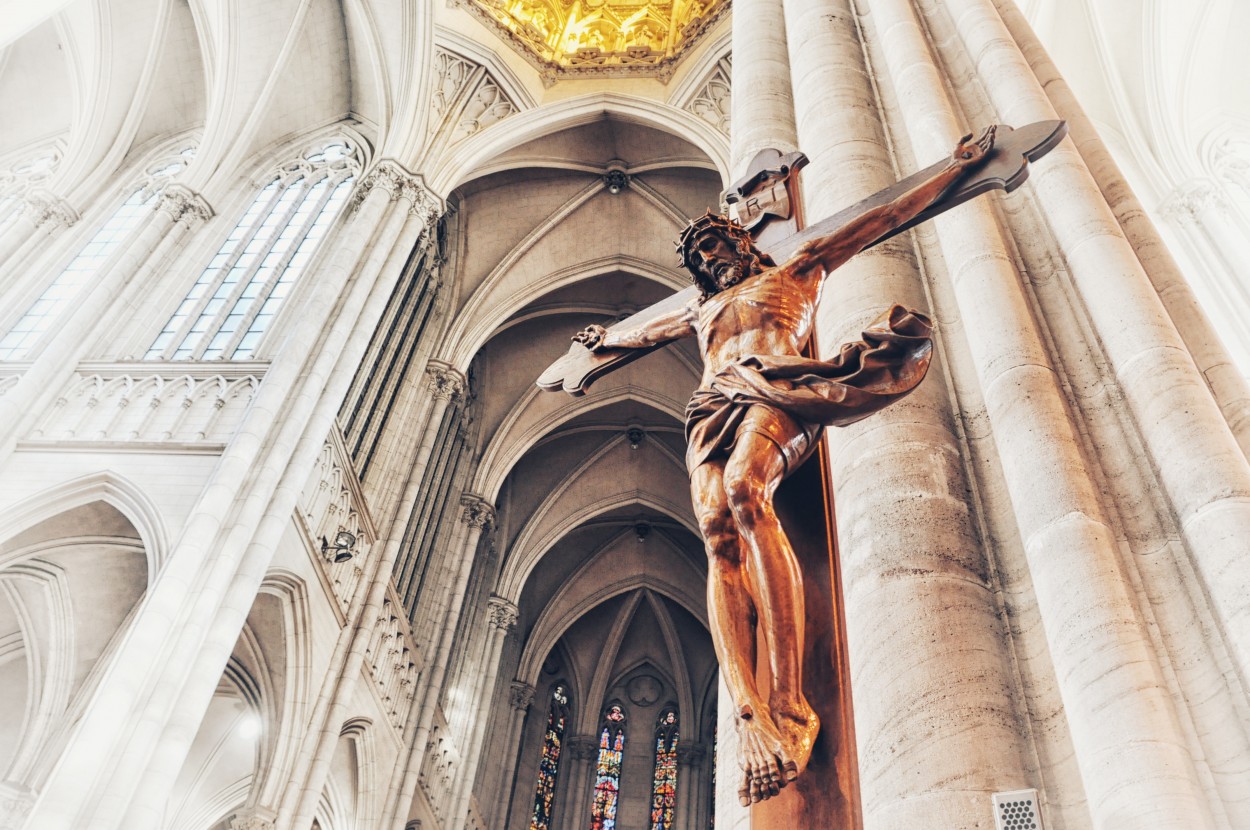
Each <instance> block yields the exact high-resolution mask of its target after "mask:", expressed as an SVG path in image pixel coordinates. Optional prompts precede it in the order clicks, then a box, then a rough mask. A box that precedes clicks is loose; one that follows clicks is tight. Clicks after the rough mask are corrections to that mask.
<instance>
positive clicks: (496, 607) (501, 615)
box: [486, 596, 520, 632]
mask: <svg viewBox="0 0 1250 830" xmlns="http://www.w3.org/2000/svg"><path fill="white" fill-rule="evenodd" d="M486 610H487V613H488V614H489V616H490V625H491V628H495V629H498V630H500V631H504V632H507V631H511V630H512V629H514V628H516V624H517V619H518V618H519V616H520V611H519V609H518V608H517V607H516V605H514V604H513V603H512V602H510V601H508V600H506V599H504V598H503V597H494V596H493V597H491V598H490V599H489V600H488V601H487V603H486Z"/></svg>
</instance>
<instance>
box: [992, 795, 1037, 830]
mask: <svg viewBox="0 0 1250 830" xmlns="http://www.w3.org/2000/svg"><path fill="white" fill-rule="evenodd" d="M994 827H995V828H996V829H997V830H1045V828H1044V827H1043V826H1042V811H1041V810H1039V809H1038V806H1037V790H1013V791H1012V792H1009V793H994Z"/></svg>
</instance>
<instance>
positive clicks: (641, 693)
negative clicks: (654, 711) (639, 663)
mask: <svg viewBox="0 0 1250 830" xmlns="http://www.w3.org/2000/svg"><path fill="white" fill-rule="evenodd" d="M663 691H664V686H663V684H661V683H660V681H658V680H656V679H655V678H654V677H652V676H651V675H649V674H640V675H638V676H637V677H635V678H633V679H632V680H630V681H629V683H627V684H626V685H625V694H626V695H628V696H629V699H630V701H631V702H632V703H633V704H634V705H635V706H643V707H646V706H654V705H655V703H656V701H658V700H659V699H660V693H661V692H663Z"/></svg>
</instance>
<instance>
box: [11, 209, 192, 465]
mask: <svg viewBox="0 0 1250 830" xmlns="http://www.w3.org/2000/svg"><path fill="white" fill-rule="evenodd" d="M212 215H213V214H212V209H211V208H210V207H209V206H208V203H207V202H206V201H204V199H203V198H202V197H201V196H199V195H198V194H195V193H192V192H191V191H190V190H187V189H186V188H185V187H182V186H181V185H177V184H171V185H169V186H167V187H166V188H165V190H164V191H162V192H161V195H160V198H159V200H158V201H157V204H156V208H155V209H154V210H153V211H152V213H151V214H150V215H149V216H148V218H147V220H146V224H145V225H144V227H143V229H142V230H141V231H139V234H138V235H137V236H136V237H135V238H134V239H133V240H131V242H130V244H129V245H127V246H126V248H125V249H124V251H123V252H122V253H121V254H120V255H119V256H118V258H117V259H115V260H113V261H112V262H111V263H110V264H109V265H108V266H107V268H106V269H105V270H104V272H102V273H100V274H99V275H97V276H96V278H95V279H94V280H93V281H92V284H91V285H90V286H88V287H87V288H86V290H85V291H84V292H83V296H80V297H79V298H78V299H77V300H76V301H75V302H74V303H73V305H72V306H71V307H70V309H68V310H67V311H66V312H65V313H64V315H63V319H61V320H59V321H58V322H57V325H56V330H55V333H54V334H53V335H51V339H50V341H49V342H48V343H47V344H46V345H45V346H44V347H43V348H42V349H41V350H40V351H39V352H38V354H37V356H36V357H35V359H34V361H33V362H32V363H31V365H30V367H29V368H27V370H26V371H25V372H24V373H23V374H22V378H21V380H19V381H18V382H17V385H16V386H14V387H13V388H12V389H10V390H9V391H8V393H6V394H5V395H4V396H2V397H0V456H3V455H6V454H7V453H9V452H12V450H13V446H14V444H15V443H16V442H17V440H18V438H20V437H21V435H22V434H24V433H25V431H26V430H27V429H29V428H30V426H31V425H32V424H33V423H34V421H35V420H36V419H37V418H38V417H40V415H42V413H43V411H44V409H45V407H46V406H47V404H48V403H50V402H51V401H52V400H54V399H55V396H56V395H57V394H58V393H59V392H60V391H61V389H63V388H64V386H65V384H66V383H68V382H69V380H70V378H71V377H73V374H74V370H75V369H76V368H77V366H78V363H79V361H80V360H82V359H83V357H84V356H85V355H86V353H87V350H88V349H89V348H91V346H92V345H94V343H95V339H96V335H98V333H99V332H100V331H101V329H102V328H103V327H105V326H116V325H117V323H118V321H119V320H124V319H125V318H124V317H122V316H121V315H115V314H111V313H110V311H111V309H112V308H113V306H114V301H115V300H116V299H117V297H118V295H119V294H120V293H121V292H122V290H123V289H124V288H125V287H126V285H127V284H128V283H131V282H133V281H137V280H139V279H142V278H144V277H146V276H149V274H148V273H147V272H146V270H145V269H144V268H142V267H141V266H143V265H144V263H151V262H156V261H160V259H161V258H162V257H163V254H164V253H165V252H167V251H169V250H170V249H171V248H173V247H174V246H175V245H177V244H178V242H180V241H181V240H182V238H183V237H184V236H185V234H186V233H187V232H188V231H189V230H191V229H192V228H194V227H198V226H199V225H201V224H203V223H204V222H205V221H207V220H208V219H209V217H211V216H212Z"/></svg>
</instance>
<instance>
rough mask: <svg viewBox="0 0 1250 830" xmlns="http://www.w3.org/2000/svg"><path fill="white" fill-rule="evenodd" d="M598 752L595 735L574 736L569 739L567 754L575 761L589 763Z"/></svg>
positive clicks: (597, 739) (597, 740)
mask: <svg viewBox="0 0 1250 830" xmlns="http://www.w3.org/2000/svg"><path fill="white" fill-rule="evenodd" d="M598 751H599V738H598V737H597V736H595V735H574V736H573V737H571V738H569V754H570V755H572V756H573V759H574V760H575V761H589V760H590V759H591V758H594V757H595V753H597V752H598Z"/></svg>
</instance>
